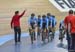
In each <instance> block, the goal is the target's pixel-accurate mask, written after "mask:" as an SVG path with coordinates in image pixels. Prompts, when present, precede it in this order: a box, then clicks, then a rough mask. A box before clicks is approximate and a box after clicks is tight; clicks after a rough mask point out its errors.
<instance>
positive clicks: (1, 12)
mask: <svg viewBox="0 0 75 52" xmlns="http://www.w3.org/2000/svg"><path fill="white" fill-rule="evenodd" d="M25 9H27V11H26V14H25V15H24V16H23V18H22V19H21V28H22V32H28V18H29V16H30V14H31V13H35V14H36V16H37V15H39V14H41V15H42V14H46V13H48V12H50V13H51V14H53V15H55V16H56V18H57V22H58V24H57V29H58V25H59V22H60V20H62V19H64V17H65V16H66V15H67V13H65V12H60V11H59V10H58V9H57V8H56V7H55V6H53V4H52V3H50V1H49V0H0V36H3V35H7V34H12V33H13V30H11V28H10V21H11V19H12V16H13V15H14V12H15V11H16V10H19V11H20V13H21V12H22V11H23V10H25Z"/></svg>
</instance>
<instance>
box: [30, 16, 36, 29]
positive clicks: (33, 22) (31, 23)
mask: <svg viewBox="0 0 75 52" xmlns="http://www.w3.org/2000/svg"><path fill="white" fill-rule="evenodd" d="M36 22H37V19H36V18H35V17H34V18H32V17H31V18H30V19H29V25H30V26H31V28H32V29H34V28H35V27H34V25H35V24H36Z"/></svg>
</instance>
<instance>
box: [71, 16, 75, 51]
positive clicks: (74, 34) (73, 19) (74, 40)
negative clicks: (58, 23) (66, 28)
mask: <svg viewBox="0 0 75 52" xmlns="http://www.w3.org/2000/svg"><path fill="white" fill-rule="evenodd" d="M70 32H71V37H72V45H71V49H72V50H71V52H75V16H74V15H73V16H72V17H71V19H70Z"/></svg>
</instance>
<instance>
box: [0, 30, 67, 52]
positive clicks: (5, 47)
mask: <svg viewBox="0 0 75 52" xmlns="http://www.w3.org/2000/svg"><path fill="white" fill-rule="evenodd" d="M58 37H59V32H58V31H57V32H56V33H55V38H54V40H53V41H52V42H49V43H47V42H46V43H45V44H44V43H42V42H41V40H40V39H37V41H35V42H34V44H33V45H32V44H31V41H30V37H29V34H28V33H22V41H21V43H20V44H17V45H15V44H14V40H13V36H6V39H7V40H6V39H1V38H0V40H3V41H0V51H1V52H60V51H61V52H67V42H66V39H64V42H63V44H62V45H61V43H60V41H59V39H58ZM3 38H4V37H3ZM1 42H2V44H1Z"/></svg>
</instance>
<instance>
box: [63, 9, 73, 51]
mask: <svg viewBox="0 0 75 52" xmlns="http://www.w3.org/2000/svg"><path fill="white" fill-rule="evenodd" d="M72 17H73V10H69V15H68V16H66V17H65V19H64V25H65V31H66V36H67V44H68V52H70V50H71V35H70V32H69V21H70V19H71V18H72Z"/></svg>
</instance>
